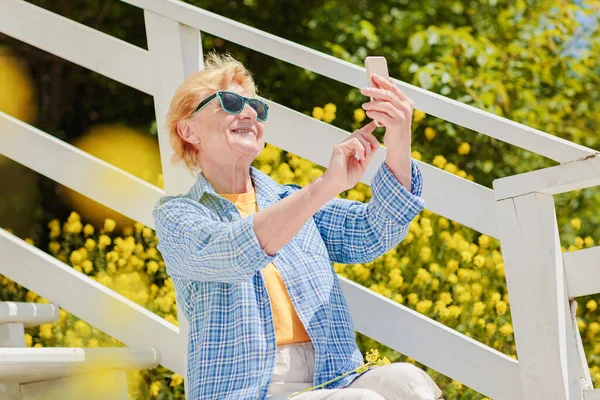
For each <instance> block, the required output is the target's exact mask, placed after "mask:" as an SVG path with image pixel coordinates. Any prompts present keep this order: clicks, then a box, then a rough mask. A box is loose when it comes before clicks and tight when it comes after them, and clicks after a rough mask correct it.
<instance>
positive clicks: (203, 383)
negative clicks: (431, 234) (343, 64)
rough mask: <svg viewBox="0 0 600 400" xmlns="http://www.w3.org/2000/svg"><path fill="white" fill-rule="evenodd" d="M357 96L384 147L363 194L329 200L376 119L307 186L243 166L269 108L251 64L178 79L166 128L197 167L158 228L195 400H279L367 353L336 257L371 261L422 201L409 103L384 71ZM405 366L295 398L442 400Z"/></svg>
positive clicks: (227, 60)
mask: <svg viewBox="0 0 600 400" xmlns="http://www.w3.org/2000/svg"><path fill="white" fill-rule="evenodd" d="M374 81H375V83H376V84H377V86H378V87H377V88H365V89H363V90H362V93H363V94H364V95H366V96H371V97H373V98H374V100H373V101H369V102H367V103H365V104H364V105H363V108H364V109H365V110H366V113H367V115H368V116H369V117H370V118H373V119H377V120H378V121H380V122H381V123H383V124H384V125H385V127H386V134H385V138H384V143H385V145H386V146H387V149H388V153H387V159H386V161H385V163H383V164H382V165H381V167H380V168H379V170H378V171H377V173H376V175H375V177H374V178H373V183H372V186H371V188H372V192H373V198H372V199H371V201H370V202H369V203H368V204H362V203H360V202H354V201H348V200H344V199H339V198H336V196H337V195H338V194H339V193H341V192H343V191H345V190H348V189H350V188H352V187H354V186H355V185H356V184H357V183H358V181H359V179H360V178H361V176H362V175H363V173H364V172H365V169H366V168H367V166H368V164H369V162H370V161H371V159H372V157H373V155H374V154H375V152H376V151H377V149H378V148H379V143H378V141H377V139H376V138H375V137H374V136H373V135H371V134H370V132H371V131H373V130H374V129H375V124H374V122H371V123H369V124H367V125H366V126H365V127H363V128H362V129H360V130H358V131H356V132H354V133H353V134H352V135H350V136H349V137H348V139H346V140H344V141H343V142H341V143H338V144H337V145H335V146H334V149H333V153H332V156H331V161H330V164H329V167H328V169H327V171H326V172H325V173H324V174H323V176H321V177H319V178H317V179H315V180H314V181H313V182H312V183H311V184H309V185H307V186H306V187H304V188H302V187H300V186H297V185H279V184H277V183H276V182H274V181H273V180H272V179H271V178H269V177H268V176H266V175H265V174H263V173H261V172H260V171H258V170H257V169H255V168H253V167H251V163H252V161H253V160H254V159H255V158H256V156H257V155H258V154H259V153H260V152H261V150H262V149H263V147H264V138H263V132H264V126H263V122H264V121H265V120H266V119H267V117H268V107H267V105H266V104H264V103H262V102H261V101H260V100H257V99H254V97H255V96H256V89H255V85H254V82H253V80H252V78H251V76H250V74H249V72H248V71H247V70H246V69H245V68H244V66H243V65H242V64H241V63H239V62H237V61H236V60H234V59H233V58H232V57H231V56H219V55H216V54H210V55H209V56H208V57H207V59H206V62H205V69H204V70H202V71H199V72H196V73H195V74H193V75H191V76H190V77H189V78H187V79H186V80H185V82H184V83H183V84H182V85H181V86H180V87H179V88H178V89H177V91H176V93H175V95H174V97H173V99H172V102H171V107H170V110H169V115H168V129H169V134H170V140H171V146H172V147H173V149H174V153H175V154H174V160H175V161H178V160H183V161H184V162H185V164H186V165H187V167H188V168H189V169H190V170H192V171H198V170H201V173H199V174H198V176H197V181H196V182H195V184H194V185H193V186H192V188H191V189H190V191H189V192H188V193H186V194H184V195H180V196H167V197H163V198H161V200H160V201H159V203H158V204H157V205H156V207H155V209H154V218H155V221H156V232H157V235H158V237H159V240H160V244H159V245H158V248H159V250H160V252H161V253H162V255H163V257H164V260H165V263H166V267H167V272H168V274H169V275H170V276H171V277H172V279H173V282H174V284H175V288H176V293H177V301H178V303H179V305H180V308H181V310H182V311H183V312H184V313H185V316H186V317H187V319H188V321H189V323H190V331H189V349H188V353H189V354H188V372H187V379H188V385H189V389H188V396H189V398H190V399H194V400H197V399H265V398H270V399H275V398H286V397H287V395H288V394H290V393H292V392H295V391H298V390H301V389H304V388H307V387H310V386H312V385H313V384H314V385H318V384H321V383H324V382H327V381H328V380H331V379H333V378H335V377H337V376H339V375H340V374H342V373H345V372H349V371H352V370H354V369H355V368H357V367H358V366H359V365H361V363H362V359H363V357H362V354H361V353H360V351H359V349H358V347H357V345H356V340H355V332H354V327H353V324H352V320H351V318H350V314H349V312H348V308H347V305H346V301H345V299H344V296H343V294H342V291H341V288H340V283H339V281H338V279H337V275H336V273H335V271H334V269H333V268H332V264H331V263H332V261H333V262H337V263H365V262H369V261H371V260H373V259H375V258H377V257H379V256H380V255H382V254H384V253H385V252H386V251H388V250H389V249H391V248H393V247H394V246H396V245H397V244H398V243H399V242H400V241H401V240H402V239H403V238H404V237H405V235H406V232H407V229H408V224H409V223H410V221H411V220H412V219H413V218H414V217H415V216H416V215H417V214H418V213H419V212H420V211H421V209H422V208H423V200H422V199H421V198H420V193H421V188H422V183H421V174H420V172H419V170H418V168H417V166H416V164H414V163H413V162H412V160H411V158H410V154H411V152H410V135H411V119H412V118H411V115H412V110H413V106H412V101H411V100H410V99H408V98H407V97H406V96H404V95H403V94H402V93H401V92H400V90H398V89H397V88H396V87H395V86H394V85H392V84H391V83H390V82H388V81H387V80H384V79H382V78H381V77H378V78H376V80H374ZM440 395H441V392H440V390H439V388H438V387H437V386H436V385H435V383H434V382H433V381H432V380H431V378H429V376H428V375H427V374H425V373H424V372H423V371H421V370H420V369H418V368H416V367H414V366H413V365H412V364H401V363H394V364H389V365H386V366H383V367H378V368H375V369H372V370H370V371H367V372H366V373H363V374H362V375H361V376H358V375H357V374H351V375H349V376H347V377H344V378H343V379H341V380H338V381H336V382H334V383H333V384H330V385H329V386H327V388H326V389H322V390H317V391H313V392H308V393H305V394H302V395H299V396H297V397H295V399H297V400H309V399H383V398H385V399H403V400H408V399H411V400H412V399H426V400H434V399H438V398H439V396H440Z"/></svg>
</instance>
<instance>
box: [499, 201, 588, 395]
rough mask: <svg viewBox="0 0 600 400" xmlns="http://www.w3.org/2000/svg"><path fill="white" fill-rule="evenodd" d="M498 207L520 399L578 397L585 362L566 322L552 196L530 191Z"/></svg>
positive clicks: (566, 303)
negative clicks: (520, 389) (521, 391)
mask: <svg viewBox="0 0 600 400" xmlns="http://www.w3.org/2000/svg"><path fill="white" fill-rule="evenodd" d="M497 210H498V224H499V232H500V241H501V245H502V255H503V258H504V266H505V271H506V282H507V286H508V293H509V297H510V301H511V304H512V305H513V307H511V316H512V321H513V325H514V330H515V333H514V334H515V341H516V345H517V354H518V356H519V370H520V374H521V383H522V387H523V398H524V399H527V400H538V399H539V400H541V399H557V400H558V399H564V400H567V399H577V398H580V396H581V390H582V387H581V384H582V379H583V378H584V377H585V374H584V372H583V368H584V366H582V365H581V363H580V360H579V357H578V354H577V345H576V340H575V337H576V336H575V335H576V334H577V332H574V330H573V327H572V325H571V315H570V310H569V298H568V293H567V287H566V282H565V279H564V269H563V264H562V253H561V247H560V241H559V236H558V228H557V223H556V215H555V211H554V199H553V198H552V196H551V195H547V194H539V193H537V194H536V193H533V194H528V195H525V196H521V197H517V198H515V199H506V200H501V201H498V202H497ZM585 368H587V366H585Z"/></svg>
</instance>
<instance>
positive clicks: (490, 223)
mask: <svg viewBox="0 0 600 400" xmlns="http://www.w3.org/2000/svg"><path fill="white" fill-rule="evenodd" d="M263 100H265V101H266V102H268V103H269V107H270V108H269V110H270V116H269V119H268V120H267V121H266V122H265V140H266V141H267V142H268V143H271V144H273V145H274V146H277V147H280V148H282V149H285V150H287V151H291V152H292V153H294V154H296V155H298V156H300V157H304V158H306V159H308V160H310V161H312V162H315V163H317V164H319V165H322V166H325V167H327V165H329V160H330V159H331V152H332V150H333V146H334V145H335V144H336V143H338V142H341V141H342V140H344V139H345V138H346V137H347V136H348V132H346V131H344V130H342V129H339V128H336V127H335V126H332V125H329V124H325V123H323V122H320V121H317V120H315V119H313V118H309V117H307V116H306V115H303V114H302V113H299V112H297V111H294V110H292V109H289V108H287V107H284V106H281V105H279V104H277V103H274V102H271V101H268V100H266V99H263ZM317 144H318V145H317ZM385 155H386V149H385V147H383V146H382V147H381V148H380V149H379V151H378V152H377V153H376V154H375V156H374V157H373V160H372V161H371V164H370V165H369V167H368V168H367V170H366V172H365V173H364V175H363V176H362V179H361V182H363V183H365V184H367V185H370V184H371V181H372V179H373V175H374V174H375V172H376V171H377V169H378V168H379V166H380V165H381V163H382V162H383V161H384V160H385ZM418 164H419V168H420V169H421V171H422V173H423V180H424V185H423V198H424V199H425V203H426V207H427V209H429V210H431V211H433V212H435V213H437V214H440V215H442V216H444V217H446V218H449V219H451V220H453V221H456V222H459V223H461V224H463V225H466V226H468V227H470V228H473V229H475V230H477V231H479V232H482V233H485V234H486V235H489V236H491V237H497V236H498V232H497V225H496V219H495V207H496V206H495V200H494V193H493V191H492V190H490V189H488V188H486V187H484V186H481V185H478V184H476V183H473V182H470V181H468V180H466V179H463V178H460V177H458V176H456V175H453V174H450V173H448V172H446V171H443V170H441V169H439V168H436V167H433V166H431V165H429V164H426V163H422V162H418Z"/></svg>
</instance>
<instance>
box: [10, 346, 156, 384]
mask: <svg viewBox="0 0 600 400" xmlns="http://www.w3.org/2000/svg"><path fill="white" fill-rule="evenodd" d="M159 363H160V357H159V355H158V352H157V351H156V350H154V349H151V348H93V349H92V348H79V347H46V348H43V347H42V348H33V347H26V348H8V349H0V382H3V383H29V382H36V381H41V380H47V379H54V378H59V377H66V376H74V375H79V374H85V373H92V372H98V371H104V370H108V369H123V370H136V369H146V368H152V367H155V366H157V365H158V364H159Z"/></svg>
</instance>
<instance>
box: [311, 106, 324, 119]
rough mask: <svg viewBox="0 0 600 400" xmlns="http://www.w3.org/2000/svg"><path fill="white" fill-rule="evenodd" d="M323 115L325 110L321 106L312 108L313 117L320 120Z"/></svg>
mask: <svg viewBox="0 0 600 400" xmlns="http://www.w3.org/2000/svg"><path fill="white" fill-rule="evenodd" d="M324 115H325V110H323V109H322V108H321V107H315V108H313V112H312V116H313V118H314V119H318V120H319V121H320V120H322V119H323V116H324Z"/></svg>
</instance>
